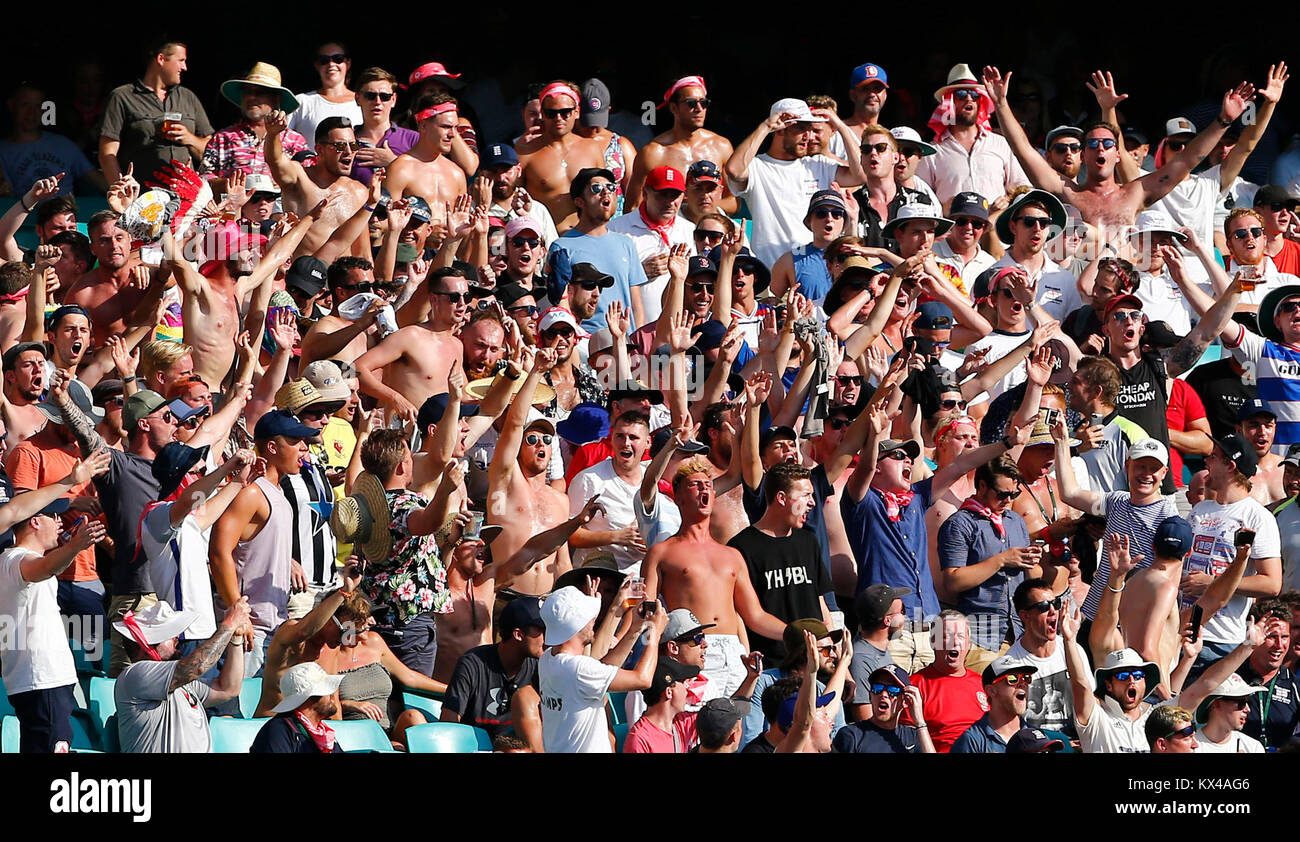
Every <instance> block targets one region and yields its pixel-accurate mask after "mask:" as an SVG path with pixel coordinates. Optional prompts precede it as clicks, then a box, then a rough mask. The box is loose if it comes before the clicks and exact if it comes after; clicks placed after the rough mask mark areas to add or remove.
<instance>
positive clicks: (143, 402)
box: [77, 389, 167, 430]
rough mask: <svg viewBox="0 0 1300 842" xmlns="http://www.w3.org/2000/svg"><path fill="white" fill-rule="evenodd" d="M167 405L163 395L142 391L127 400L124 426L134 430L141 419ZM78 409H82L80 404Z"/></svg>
mask: <svg viewBox="0 0 1300 842" xmlns="http://www.w3.org/2000/svg"><path fill="white" fill-rule="evenodd" d="M87 397H89V395H88V396H87ZM166 405H167V399H166V398H164V397H163V396H162V395H160V394H158V393H157V392H155V391H153V390H152V389H141V390H140V391H138V392H136V393H135V394H134V395H132V396H131V397H129V398H127V399H126V404H125V405H123V407H122V425H123V426H124V427H126V429H128V430H133V429H135V425H136V422H138V421H139V420H140V419H141V418H144V417H146V416H149V415H153V414H154V413H155V412H157V411H158V410H160V409H162V408H163V407H164V406H166ZM77 408H78V409H80V408H81V405H80V402H78V405H77Z"/></svg>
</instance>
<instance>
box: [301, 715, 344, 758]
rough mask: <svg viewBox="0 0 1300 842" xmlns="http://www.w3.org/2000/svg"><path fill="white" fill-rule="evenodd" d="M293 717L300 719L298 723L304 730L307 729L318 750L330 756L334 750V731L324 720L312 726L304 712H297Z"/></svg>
mask: <svg viewBox="0 0 1300 842" xmlns="http://www.w3.org/2000/svg"><path fill="white" fill-rule="evenodd" d="M293 715H294V716H296V717H298V722H299V723H301V725H302V727H303V728H305V729H307V733H308V734H310V735H311V741H312V742H314V743H315V744H316V748H318V749H320V750H321V752H322V753H323V754H329V753H330V752H332V751H333V750H334V736H335V735H334V729H333V728H331V727H330V726H328V725H326V724H325V721H324V720H321V722H320V723H319V724H317V725H312V724H311V720H310V719H308V718H307V715H306V714H304V713H303V712H302V711H300V710H295V711H294V712H293Z"/></svg>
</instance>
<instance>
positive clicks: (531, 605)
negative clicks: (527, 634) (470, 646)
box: [497, 596, 546, 636]
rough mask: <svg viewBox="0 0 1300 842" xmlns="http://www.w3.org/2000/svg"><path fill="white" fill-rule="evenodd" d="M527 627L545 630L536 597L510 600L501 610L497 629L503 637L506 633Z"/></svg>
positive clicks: (540, 607) (539, 604) (540, 608)
mask: <svg viewBox="0 0 1300 842" xmlns="http://www.w3.org/2000/svg"><path fill="white" fill-rule="evenodd" d="M529 626H534V627H536V628H539V629H544V628H546V621H545V620H543V619H542V604H541V601H540V600H538V599H537V597H535V596H521V597H519V598H518V599H512V600H510V602H508V603H506V607H505V608H502V609H501V617H500V618H499V619H498V620H497V628H498V629H500V630H501V633H502V635H503V636H504V635H505V633H506V632H510V631H514V630H515V629H526V628H528V627H529Z"/></svg>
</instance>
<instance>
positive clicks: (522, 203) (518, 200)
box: [510, 187, 533, 214]
mask: <svg viewBox="0 0 1300 842" xmlns="http://www.w3.org/2000/svg"><path fill="white" fill-rule="evenodd" d="M532 208H533V197H532V196H530V195H528V191H527V190H525V189H524V188H522V187H516V188H515V195H514V196H512V197H511V198H510V210H511V211H512V212H514V213H516V214H523V213H528V212H529V211H530V210H532Z"/></svg>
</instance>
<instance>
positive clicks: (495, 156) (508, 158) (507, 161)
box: [479, 143, 519, 170]
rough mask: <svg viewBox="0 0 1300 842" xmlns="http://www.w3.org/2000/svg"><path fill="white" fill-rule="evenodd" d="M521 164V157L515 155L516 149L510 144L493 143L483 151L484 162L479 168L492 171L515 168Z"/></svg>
mask: <svg viewBox="0 0 1300 842" xmlns="http://www.w3.org/2000/svg"><path fill="white" fill-rule="evenodd" d="M517 163H519V156H518V155H516V154H515V148H514V147H513V146H511V145H510V144H508V143H492V144H489V145H488V146H487V147H486V148H485V149H484V150H483V161H482V163H481V164H479V166H480V167H481V168H482V169H485V170H486V169H491V168H492V167H513V166H514V165H515V164H517Z"/></svg>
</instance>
